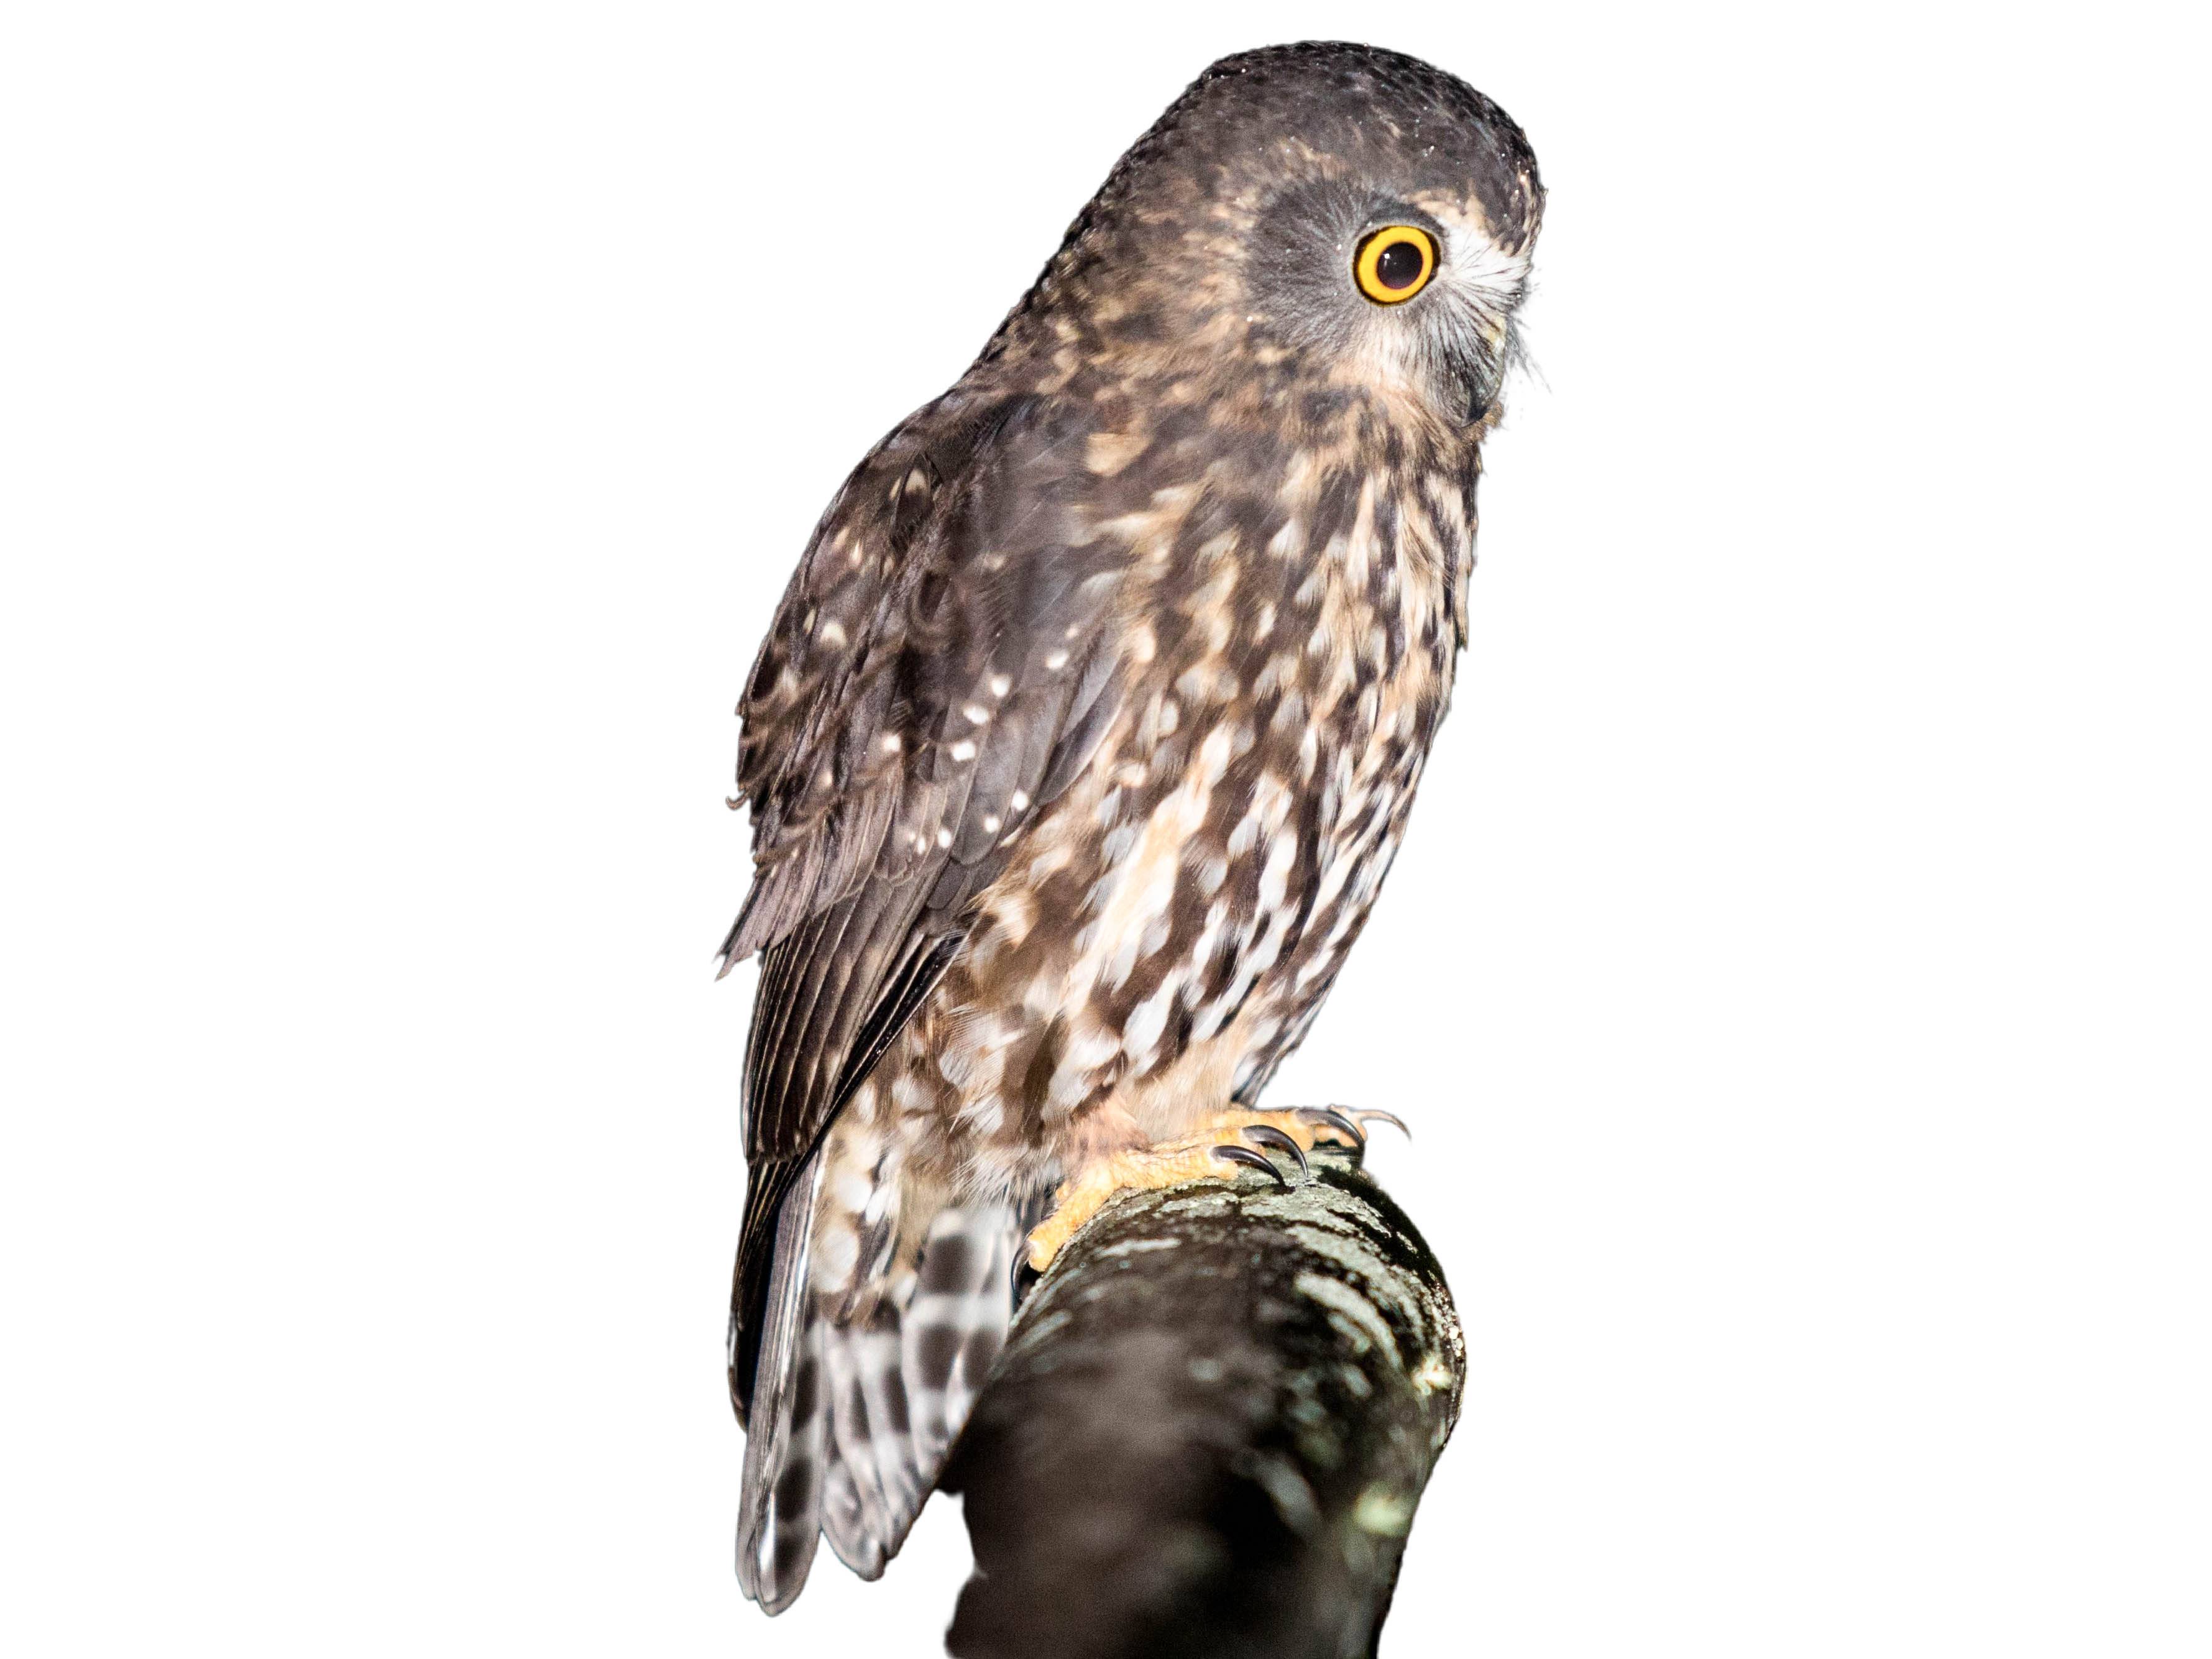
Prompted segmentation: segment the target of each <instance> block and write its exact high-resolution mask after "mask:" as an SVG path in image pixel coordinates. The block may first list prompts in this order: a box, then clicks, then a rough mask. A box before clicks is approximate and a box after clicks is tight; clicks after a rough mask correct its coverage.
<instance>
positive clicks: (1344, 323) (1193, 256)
mask: <svg viewBox="0 0 2212 1659" xmlns="http://www.w3.org/2000/svg"><path fill="white" fill-rule="evenodd" d="M1543 203H1544V191H1543V185H1542V184H1541V181H1540V179H1538V176H1537V172H1536V159H1535V156H1534V153H1533V152H1532V151H1531V150H1530V149H1529V148H1528V140H1527V139H1526V138H1525V137H1522V132H1521V130H1520V128H1519V127H1517V126H1516V125H1514V123H1513V121H1512V119H1511V118H1510V117H1509V116H1508V115H1507V114H1506V113H1505V112H1504V111H1503V110H1501V109H1499V108H1498V106H1497V105H1495V104H1493V103H1492V102H1491V101H1490V100H1488V99H1487V98H1486V97H1484V96H1483V95H1482V94H1480V93H1479V92H1477V91H1476V90H1475V89H1474V88H1472V87H1470V86H1468V84H1467V83H1466V82H1462V81H1460V80H1458V79H1456V78H1455V77H1454V76H1449V75H1447V74H1445V73H1444V72H1443V70H1438V69H1436V68H1434V67H1432V66H1431V65H1430V64H1425V63H1422V62H1421V61H1420V60H1419V59H1418V58H1407V57H1405V56H1403V55H1401V54H1400V53H1397V52H1383V51H1381V50H1378V49H1376V48H1375V47H1371V46H1351V45H1342V44H1331V43H1311V44H1307V45H1303V46H1271V47H1267V48H1264V49H1262V50H1261V51H1257V52H1243V53H1240V54H1238V55H1237V56H1236V57H1233V58H1223V59H1222V60H1221V61H1220V62H1219V63H1218V64H1214V65H1213V66H1212V68H1211V69H1209V70H1206V73H1205V74H1204V75H1202V76H1200V77H1199V79H1198V80H1197V82H1194V84H1193V85H1192V86H1191V88H1190V89H1189V90H1188V91H1187V92H1186V93H1184V94H1183V95H1182V97H1181V98H1180V99H1178V100H1176V102H1175V104H1174V105H1172V106H1170V108H1169V110H1168V112H1166V114H1164V116H1162V117H1161V118H1160V119H1159V121H1158V123H1157V124H1156V125H1154V126H1153V128H1152V131H1149V132H1147V133H1146V135H1145V136H1144V137H1142V138H1141V139H1139V141H1138V142H1137V143H1136V144H1135V145H1134V146H1133V147H1132V148H1131V149H1130V150H1129V152H1128V153H1127V155H1124V156H1123V157H1122V159H1121V161H1120V163H1119V164H1117V165H1116V166H1115V169H1114V171H1113V173H1112V174H1111V175H1110V176H1109V178H1108V179H1107V181H1106V183H1105V185H1104V186H1103V188H1102V189H1101V190H1100V191H1099V192H1098V194H1097V196H1096V197H1093V198H1092V200H1091V204H1090V205H1089V206H1087V207H1086V208H1085V210H1084V211H1083V213H1082V215H1081V216H1080V217H1079V218H1078V219H1077V220H1076V222H1075V223H1074V225H1073V227H1072V228H1071V229H1070V230H1069V232H1068V236H1067V240H1066V242H1065V243H1064V244H1063V245H1062V246H1061V248H1060V253H1059V254H1058V255H1057V256H1056V257H1055V258H1054V261H1053V263H1052V264H1050V265H1048V267H1047V268H1046V270H1045V272H1044V275H1043V276H1042V278H1041V279H1040V280H1039V282H1038V284H1037V286H1036V289H1034V290H1033V291H1032V292H1031V294H1030V296H1029V298H1028V299H1027V300H1025V301H1024V302H1023V305H1022V306H1021V307H1020V308H1018V310H1017V312H1016V313H1015V314H1014V316H1013V317H1012V318H1011V319H1009V329H1010V331H1014V330H1025V329H1026V328H1031V327H1036V326H1037V325H1042V337H1041V338H1040V339H1039V342H1038V343H1040V344H1043V343H1046V341H1048V340H1049V341H1052V342H1053V343H1054V346H1056V348H1057V349H1059V350H1060V352H1061V353H1062V354H1063V356H1064V354H1065V353H1066V350H1067V349H1068V348H1069V347H1070V346H1073V347H1074V348H1075V349H1077V350H1078V351H1087V352H1088V353H1091V354H1093V355H1094V356H1095V360H1096V362H1097V367H1098V368H1100V369H1101V370H1103V371H1105V372H1107V373H1109V374H1122V375H1124V376H1134V375H1139V374H1146V375H1149V374H1175V375H1188V374H1192V373H1211V374H1218V375H1228V374H1236V375H1239V376H1249V375H1250V374H1251V373H1252V371H1254V370H1255V369H1257V370H1260V371H1262V373H1261V376H1260V378H1261V379H1262V380H1273V381H1275V382H1277V383H1278V384H1280V383H1281V382H1282V381H1283V380H1286V379H1287V380H1291V382H1292V383H1294V384H1295V385H1297V386H1300V387H1304V388H1310V389H1317V390H1318V389H1326V388H1329V387H1334V388H1338V389H1341V390H1344V391H1358V392H1370V393H1380V394H1382V395H1383V396H1385V397H1388V398H1393V399H1395V400H1401V401H1402V403H1403V404H1410V405H1411V406H1413V407H1415V408H1418V409H1419V410H1421V411H1423V412H1425V414H1426V415H1427V416H1431V418H1433V419H1434V420H1435V421H1436V422H1439V423H1441V424H1443V425H1447V426H1449V427H1454V428H1462V429H1464V428H1469V427H1472V426H1474V425H1476V424H1478V423H1480V422H1482V421H1483V420H1484V419H1485V418H1486V416H1487V415H1488V413H1489V411H1490V410H1491V409H1492V406H1493V405H1494V404H1495V402H1496V399H1497V396H1498V386H1499V382H1500V381H1501V380H1502V379H1503V378H1504V372H1505V369H1506V367H1507V365H1508V363H1509V362H1510V358H1511V356H1512V352H1513V349H1514V335H1513V318H1514V313H1515V310H1516V307H1518V305H1519V303H1520V301H1521V298H1522V292H1523V290H1524V289H1525V287H1526V284H1527V280H1528V264H1529V257H1530V253H1531V252H1532V250H1533V247H1534V242H1535V238H1536V231H1537V228H1538V225H1539V223H1540V222H1541V218H1542V215H1543Z"/></svg>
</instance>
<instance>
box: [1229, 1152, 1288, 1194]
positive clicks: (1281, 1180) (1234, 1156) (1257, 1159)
mask: <svg viewBox="0 0 2212 1659" xmlns="http://www.w3.org/2000/svg"><path fill="white" fill-rule="evenodd" d="M1213 1156H1214V1157H1215V1158H1218V1159H1220V1160H1221V1162H1222V1163H1224V1164H1243V1165H1244V1166H1245V1167H1246V1168H1248V1169H1253V1170H1266V1171H1267V1173H1268V1174H1269V1175H1271V1176H1274V1177H1275V1180H1276V1182H1277V1183H1278V1184H1279V1185H1280V1186H1281V1187H1282V1188H1283V1190H1284V1191H1285V1192H1288V1191H1289V1190H1290V1188H1291V1178H1290V1177H1289V1176H1286V1175H1285V1174H1284V1173H1283V1172H1282V1171H1281V1170H1279V1169H1277V1168H1276V1167H1275V1162H1274V1160H1273V1158H1268V1157H1267V1156H1266V1155H1265V1154H1263V1153H1260V1152H1254V1151H1253V1150H1252V1149H1251V1148H1250V1147H1249V1146H1216V1147H1215V1148H1214V1149H1213Z"/></svg>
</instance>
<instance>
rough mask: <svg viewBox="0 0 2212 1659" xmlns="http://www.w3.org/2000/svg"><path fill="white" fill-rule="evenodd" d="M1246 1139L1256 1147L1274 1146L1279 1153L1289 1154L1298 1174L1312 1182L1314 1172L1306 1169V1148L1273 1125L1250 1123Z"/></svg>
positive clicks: (1245, 1131)
mask: <svg viewBox="0 0 2212 1659" xmlns="http://www.w3.org/2000/svg"><path fill="white" fill-rule="evenodd" d="M1244 1139H1247V1140H1249V1141H1250V1142H1251V1143H1252V1144H1253V1145H1254V1146H1272V1147H1273V1148H1274V1149H1275V1150H1276V1151H1277V1152H1288V1153H1289V1154H1290V1155H1291V1163H1293V1164H1297V1166H1298V1173H1299V1174H1300V1175H1301V1176H1305V1177H1306V1178H1307V1179H1309V1180H1310V1179H1311V1178H1312V1176H1313V1171H1312V1170H1310V1169H1308V1168H1307V1167H1306V1153H1305V1148H1304V1147H1303V1146H1299V1145H1298V1143H1297V1141H1295V1140H1293V1139H1291V1138H1290V1136H1288V1135H1286V1134H1285V1133H1283V1132H1282V1131H1281V1130H1280V1129H1278V1128H1277V1127H1275V1126H1274V1125H1273V1124H1272V1123H1248V1124H1246V1125H1245V1126H1244Z"/></svg>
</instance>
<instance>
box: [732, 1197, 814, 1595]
mask: <svg viewBox="0 0 2212 1659" xmlns="http://www.w3.org/2000/svg"><path fill="white" fill-rule="evenodd" d="M821 1184H822V1170H821V1161H820V1159H819V1158H813V1159H810V1160H809V1162H808V1165H807V1168H806V1169H805V1170H803V1171H802V1172H801V1173H800V1176H799V1183H798V1187H797V1189H796V1190H795V1191H794V1192H793V1194H792V1196H791V1197H790V1198H788V1199H787V1200H785V1202H784V1205H783V1208H782V1213H781V1215H780V1216H779V1217H778V1218H777V1220H776V1231H775V1265H774V1267H772V1268H771V1269H770V1273H769V1288H768V1301H767V1307H766V1310H765V1311H764V1313H763V1320H762V1325H761V1335H760V1349H759V1358H758V1360H757V1366H756V1369H755V1370H754V1371H753V1374H752V1404H751V1407H750V1413H749V1414H748V1416H747V1419H746V1422H747V1425H748V1428H747V1431H746V1435H745V1470H744V1492H743V1495H742V1496H741V1497H740V1498H739V1500H738V1585H739V1587H740V1588H742V1589H744V1593H745V1594H746V1595H749V1596H750V1597H751V1598H752V1599H753V1600H754V1601H757V1602H759V1603H760V1604H761V1606H762V1607H764V1608H766V1609H767V1610H768V1611H769V1612H770V1613H781V1612H782V1611H783V1609H784V1608H786V1607H789V1606H790V1605H791V1603H792V1602H793V1601H794V1600H795V1599H797V1597H798V1595H799V1590H800V1589H801V1588H802V1587H803V1586H804V1585H805V1583H806V1573H807V1569H808V1568H810V1567H811V1566H812V1565H813V1563H814V1544H815V1540H816V1539H817V1537H818V1536H819V1535H820V1532H821V1521H820V1517H821V1512H822V1500H823V1479H822V1473H823V1452H824V1449H825V1447H826V1445H827V1443H828V1439H829V1414H828V1413H827V1412H826V1411H825V1410H824V1409H823V1407H824V1403H825V1401H824V1391H823V1381H824V1379H823V1375H822V1371H823V1365H822V1344H821V1338H820V1335H819V1333H818V1330H817V1327H816V1326H815V1324H814V1322H813V1321H812V1320H811V1318H810V1317H808V1314H809V1311H810V1303H811V1297H809V1296H808V1295H807V1291H806V1275H807V1265H808V1257H809V1254H810V1245H811V1237H812V1233H813V1223H814V1200H815V1198H816V1196H817V1194H818V1192H819V1190H820V1188H821Z"/></svg>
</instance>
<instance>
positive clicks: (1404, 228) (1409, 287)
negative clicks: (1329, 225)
mask: <svg viewBox="0 0 2212 1659" xmlns="http://www.w3.org/2000/svg"><path fill="white" fill-rule="evenodd" d="M1436 274H1437V245H1436V242H1435V241H1434V240H1432V239H1431V237H1430V235H1429V233H1428V232H1426V231H1425V230H1420V229H1417V228H1414V227H1413V226H1412V225H1385V226H1383V228H1382V229H1380V230H1378V231H1376V233H1375V234H1373V235H1372V236H1370V237H1369V238H1368V239H1367V240H1365V241H1364V242H1362V243H1361V244H1360V245H1359V252H1358V255H1357V256H1356V257H1355V258H1353V259H1352V280H1353V281H1355V282H1357V283H1358V284H1359V291H1360V292H1361V293H1362V294H1364V295H1366V296H1367V297H1368V298H1369V299H1370V300H1372V301H1375V303H1376V305H1378V306H1395V305H1402V304H1404V303H1405V302H1406V301H1408V300H1410V299H1412V298H1413V296H1414V295H1416V294H1419V292H1420V291H1421V290H1422V289H1425V288H1426V287H1427V286H1428V285H1429V278H1430V277H1431V276H1435V275H1436Z"/></svg>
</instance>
